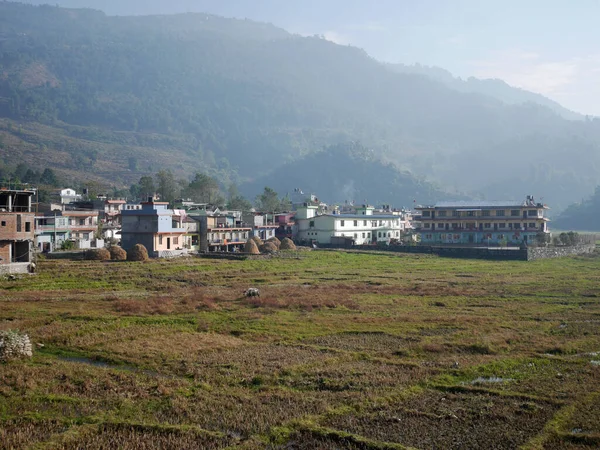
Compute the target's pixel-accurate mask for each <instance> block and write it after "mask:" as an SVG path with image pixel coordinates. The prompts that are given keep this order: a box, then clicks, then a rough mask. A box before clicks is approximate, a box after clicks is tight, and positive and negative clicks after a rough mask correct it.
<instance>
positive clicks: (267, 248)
mask: <svg viewBox="0 0 600 450" xmlns="http://www.w3.org/2000/svg"><path fill="white" fill-rule="evenodd" d="M260 252H261V253H276V252H277V247H276V246H275V244H273V243H272V242H265V243H264V244H263V245H261V246H260Z"/></svg>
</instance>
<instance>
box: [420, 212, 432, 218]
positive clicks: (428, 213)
mask: <svg viewBox="0 0 600 450" xmlns="http://www.w3.org/2000/svg"><path fill="white" fill-rule="evenodd" d="M422 215H423V217H431V211H423V214H422Z"/></svg>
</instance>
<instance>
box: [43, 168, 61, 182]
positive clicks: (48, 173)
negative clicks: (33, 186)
mask: <svg viewBox="0 0 600 450" xmlns="http://www.w3.org/2000/svg"><path fill="white" fill-rule="evenodd" d="M40 183H42V184H47V185H49V186H58V178H57V177H56V174H55V173H54V171H53V170H52V169H49V168H46V169H44V172H43V173H42V176H41V177H40Z"/></svg>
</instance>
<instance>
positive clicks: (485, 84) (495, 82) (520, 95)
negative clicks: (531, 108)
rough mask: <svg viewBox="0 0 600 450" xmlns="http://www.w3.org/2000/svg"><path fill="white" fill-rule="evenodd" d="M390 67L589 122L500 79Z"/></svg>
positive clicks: (435, 69) (426, 68)
mask: <svg viewBox="0 0 600 450" xmlns="http://www.w3.org/2000/svg"><path fill="white" fill-rule="evenodd" d="M386 66H387V67H388V68H390V69H391V70H393V71H395V72H398V73H407V74H418V75H424V76H426V77H429V78H431V79H432V80H435V81H439V82H441V83H443V84H445V85H446V86H448V87H449V88H452V89H455V90H457V91H459V92H470V93H473V94H482V95H488V96H490V97H493V98H495V99H497V100H500V101H501V102H504V103H507V104H509V105H520V104H524V103H536V104H538V105H541V106H545V107H547V108H548V109H551V110H552V111H554V112H555V113H556V114H558V115H560V116H561V117H563V118H565V119H567V120H584V119H585V116H584V115H583V114H579V113H576V112H574V111H571V110H569V109H567V108H565V107H564V106H562V105H560V104H559V103H558V102H555V101H554V100H551V99H549V98H547V97H544V96H543V95H541V94H537V93H535V92H530V91H526V90H524V89H521V88H518V87H513V86H510V85H508V84H507V83H506V82H504V81H502V80H499V79H480V78H475V77H469V78H467V79H466V80H463V79H462V78H459V77H455V76H454V75H452V74H451V73H450V72H448V71H447V70H445V69H442V68H441V67H432V66H423V65H421V64H414V65H406V64H386Z"/></svg>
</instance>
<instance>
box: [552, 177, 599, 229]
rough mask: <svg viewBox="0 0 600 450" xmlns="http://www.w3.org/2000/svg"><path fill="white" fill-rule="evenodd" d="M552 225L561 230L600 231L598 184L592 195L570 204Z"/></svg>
mask: <svg viewBox="0 0 600 450" xmlns="http://www.w3.org/2000/svg"><path fill="white" fill-rule="evenodd" d="M552 226H553V227H554V228H558V229H561V230H579V231H600V186H598V187H596V190H595V191H594V194H593V195H591V196H589V197H588V198H586V199H584V200H582V201H581V202H578V203H573V204H572V205H570V206H569V207H568V208H567V209H566V210H565V211H563V213H562V214H561V215H560V216H559V217H558V218H557V219H556V220H555V221H554V222H553V224H552Z"/></svg>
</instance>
